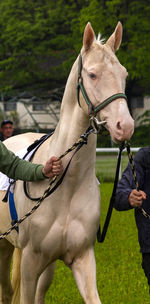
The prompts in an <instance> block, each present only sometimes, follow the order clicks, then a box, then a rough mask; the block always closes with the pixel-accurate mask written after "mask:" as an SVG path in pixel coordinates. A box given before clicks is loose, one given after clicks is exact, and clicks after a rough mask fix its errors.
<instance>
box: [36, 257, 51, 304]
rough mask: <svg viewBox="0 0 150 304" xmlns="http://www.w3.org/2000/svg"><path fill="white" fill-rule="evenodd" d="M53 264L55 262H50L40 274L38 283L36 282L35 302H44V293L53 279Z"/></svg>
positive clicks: (41, 303)
mask: <svg viewBox="0 0 150 304" xmlns="http://www.w3.org/2000/svg"><path fill="white" fill-rule="evenodd" d="M55 266H56V263H55V262H54V263H52V264H50V265H49V266H48V267H47V268H46V269H45V270H44V271H43V273H42V274H41V275H40V277H39V280H38V284H37V290H36V296H35V304H44V303H45V294H46V292H47V290H48V288H49V286H50V284H51V282H52V280H53V275H54V271H55Z"/></svg>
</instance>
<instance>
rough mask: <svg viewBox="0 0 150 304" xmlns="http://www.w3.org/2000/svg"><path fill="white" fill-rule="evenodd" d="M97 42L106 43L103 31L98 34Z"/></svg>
mask: <svg viewBox="0 0 150 304" xmlns="http://www.w3.org/2000/svg"><path fill="white" fill-rule="evenodd" d="M96 42H97V43H98V44H104V43H105V38H102V35H101V33H98V36H97V38H96Z"/></svg>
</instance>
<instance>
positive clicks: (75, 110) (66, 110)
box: [52, 63, 96, 165]
mask: <svg viewBox="0 0 150 304" xmlns="http://www.w3.org/2000/svg"><path fill="white" fill-rule="evenodd" d="M74 75H77V63H75V64H74V66H73V68H72V71H71V73H70V76H69V78H68V81H67V85H66V89H65V92H64V97H63V101H62V106H61V114H60V121H59V123H58V126H57V128H56V130H55V133H54V136H53V144H54V145H55V148H56V146H57V149H56V150H57V151H58V150H59V155H60V154H61V153H62V152H64V151H65V150H67V149H68V148H69V147H70V146H71V145H72V144H74V143H75V142H76V141H77V140H78V139H79V137H80V135H81V134H83V133H84V132H85V131H86V129H87V128H88V126H89V117H87V115H86V114H85V113H84V111H83V110H82V109H81V108H80V107H79V105H78V101H77V96H76V86H77V76H76V77H75V76H74ZM53 144H52V145H53ZM95 148H96V136H95V135H93V134H92V135H89V138H88V145H87V146H86V147H85V149H83V148H81V152H80V153H79V155H80V161H82V162H85V161H88V162H90V161H91V163H93V161H94V158H95ZM60 149H61V151H60ZM82 150H84V153H82ZM89 165H90V163H89Z"/></svg>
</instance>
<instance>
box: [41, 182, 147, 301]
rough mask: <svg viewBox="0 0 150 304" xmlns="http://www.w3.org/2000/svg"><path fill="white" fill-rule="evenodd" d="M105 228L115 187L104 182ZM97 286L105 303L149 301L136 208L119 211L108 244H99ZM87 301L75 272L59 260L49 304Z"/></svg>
mask: <svg viewBox="0 0 150 304" xmlns="http://www.w3.org/2000/svg"><path fill="white" fill-rule="evenodd" d="M100 188H101V196H102V203H101V210H102V214H101V227H103V223H104V220H105V216H106V213H107V209H108V205H109V200H110V196H111V192H112V188H113V184H112V183H103V182H102V183H101V185H100ZM95 257H96V264H97V286H98V291H99V295H100V298H101V301H102V304H110V303H111V304H149V303H150V297H149V294H148V285H147V280H146V278H145V275H144V272H143V270H142V268H141V254H140V252H139V244H138V239H137V229H136V225H135V220H134V211H133V210H130V211H125V212H117V211H116V210H113V213H112V218H111V221H110V225H109V228H108V232H107V234H106V239H105V241H104V243H102V244H99V243H97V242H96V244H95ZM48 303H51V304H56V303H57V304H58V303H60V304H83V300H82V298H81V296H80V294H79V291H78V289H77V287H76V284H75V281H74V279H73V277H72V273H71V271H70V270H69V269H68V268H67V267H66V266H64V264H63V262H61V261H58V262H57V267H56V271H55V276H54V280H53V283H52V285H51V288H50V289H49V291H48V293H47V296H46V304H48Z"/></svg>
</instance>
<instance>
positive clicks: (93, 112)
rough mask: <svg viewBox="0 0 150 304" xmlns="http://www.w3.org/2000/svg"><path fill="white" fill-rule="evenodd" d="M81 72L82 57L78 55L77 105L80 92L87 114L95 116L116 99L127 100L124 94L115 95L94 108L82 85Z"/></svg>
mask: <svg viewBox="0 0 150 304" xmlns="http://www.w3.org/2000/svg"><path fill="white" fill-rule="evenodd" d="M81 72H82V56H81V54H80V55H79V61H78V85H77V99H78V104H79V106H80V107H81V105H80V90H81V92H82V95H83V97H84V99H85V101H86V104H87V106H88V114H89V115H93V116H95V115H96V114H97V113H98V112H99V111H101V110H102V109H103V108H105V107H106V106H107V105H108V104H109V103H111V102H112V101H113V100H115V99H118V98H124V99H126V100H127V96H126V95H125V94H124V93H116V94H114V95H112V96H110V97H108V98H107V99H105V100H104V101H102V102H101V103H100V104H99V105H98V106H96V107H95V106H94V105H93V104H92V102H91V101H90V99H89V97H88V95H87V92H86V90H85V88H84V85H83V78H82V75H81Z"/></svg>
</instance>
